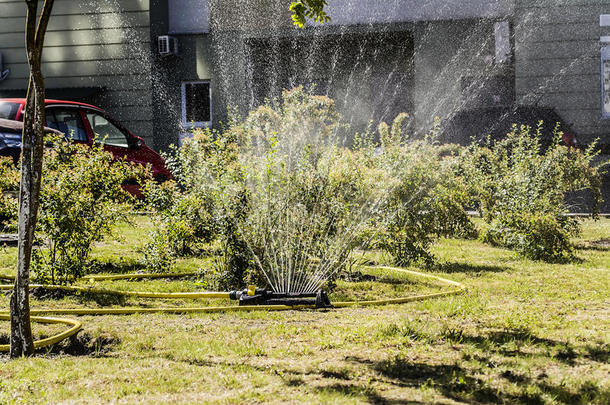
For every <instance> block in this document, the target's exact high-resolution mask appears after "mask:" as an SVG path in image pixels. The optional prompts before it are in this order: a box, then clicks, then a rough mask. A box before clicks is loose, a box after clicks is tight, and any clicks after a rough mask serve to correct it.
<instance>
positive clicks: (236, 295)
mask: <svg viewBox="0 0 610 405" xmlns="http://www.w3.org/2000/svg"><path fill="white" fill-rule="evenodd" d="M229 297H230V298H231V299H232V300H238V301H239V305H240V306H241V305H286V306H298V305H315V307H316V308H333V306H332V304H331V303H330V300H329V299H328V295H327V294H326V292H324V291H322V290H319V291H318V292H315V293H278V292H273V291H269V290H264V289H259V288H254V287H253V286H250V287H248V288H247V289H245V290H243V291H231V292H230V293H229Z"/></svg>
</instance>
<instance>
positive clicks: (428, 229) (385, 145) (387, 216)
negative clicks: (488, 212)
mask: <svg viewBox="0 0 610 405" xmlns="http://www.w3.org/2000/svg"><path fill="white" fill-rule="evenodd" d="M406 118H407V116H406V114H401V115H399V116H398V117H397V118H396V119H395V121H394V123H393V125H392V127H391V128H390V127H388V126H387V125H386V124H385V123H382V124H381V125H380V127H379V133H380V139H381V147H382V150H383V152H382V153H380V154H379V155H378V157H377V163H376V164H377V165H378V166H379V167H380V169H381V170H382V171H383V172H385V173H386V176H388V179H387V180H386V181H387V182H388V183H389V184H391V187H390V188H389V191H388V195H387V201H386V205H385V207H384V209H383V210H382V211H381V212H382V214H381V217H380V221H379V223H378V225H377V226H379V227H380V228H381V230H380V234H379V237H378V238H377V239H378V243H379V245H380V247H382V248H384V249H385V250H387V251H388V252H389V253H390V254H391V255H392V256H393V258H394V262H395V264H397V265H407V264H410V263H413V262H418V261H422V262H425V263H430V262H432V261H433V257H432V255H431V253H430V251H429V248H430V245H431V243H432V242H433V241H434V239H435V238H436V237H439V236H471V235H472V234H473V233H474V232H475V230H474V225H473V224H472V222H471V221H470V219H469V218H468V216H467V214H466V211H465V206H466V205H467V204H468V203H469V201H470V195H469V194H468V192H467V187H465V185H464V183H465V180H464V178H463V177H462V176H461V175H460V173H459V160H458V159H457V152H458V151H459V149H458V148H456V147H440V146H439V145H437V144H435V143H434V141H433V139H434V133H432V134H430V135H428V136H427V137H426V138H425V139H423V140H415V141H408V139H407V138H406V136H405V135H404V134H403V131H402V126H403V121H404V120H405V119H406Z"/></svg>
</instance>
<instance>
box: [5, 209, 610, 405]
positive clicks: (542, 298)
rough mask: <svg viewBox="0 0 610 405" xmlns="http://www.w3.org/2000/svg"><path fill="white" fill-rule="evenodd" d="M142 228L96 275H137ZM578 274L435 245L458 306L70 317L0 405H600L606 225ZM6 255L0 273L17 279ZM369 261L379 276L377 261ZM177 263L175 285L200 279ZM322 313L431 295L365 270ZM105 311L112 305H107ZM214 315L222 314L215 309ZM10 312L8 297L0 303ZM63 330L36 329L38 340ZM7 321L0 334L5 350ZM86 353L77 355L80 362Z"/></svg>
mask: <svg viewBox="0 0 610 405" xmlns="http://www.w3.org/2000/svg"><path fill="white" fill-rule="evenodd" d="M149 226H150V224H149V222H148V220H147V219H146V218H144V217H139V218H137V219H136V226H123V227H121V228H120V229H119V230H118V233H119V234H121V235H123V237H122V238H121V240H109V241H107V242H105V243H102V244H100V245H99V246H98V247H97V248H96V250H95V256H96V257H97V258H98V259H99V260H100V261H101V262H103V263H106V264H107V265H106V266H105V270H106V271H114V272H116V271H121V270H124V271H132V270H134V269H137V258H138V257H139V255H140V253H139V248H140V247H141V246H142V244H143V242H144V235H145V233H146V229H147V228H148V227H149ZM575 242H576V243H577V244H578V246H579V249H578V252H577V254H578V257H579V259H580V260H579V261H578V262H575V263H570V264H546V263H542V262H535V261H530V260H526V259H522V258H520V257H518V256H516V255H515V254H514V253H512V252H510V251H507V250H503V249H497V248H492V247H490V246H487V245H485V244H482V243H480V242H477V241H464V240H454V239H448V240H441V241H440V242H439V243H438V244H437V245H436V247H435V254H436V255H437V257H438V259H439V265H438V266H437V267H436V268H434V269H428V270H425V269H417V268H414V269H415V270H423V271H429V272H431V273H433V274H437V275H439V276H441V277H446V278H450V279H453V280H456V281H460V282H462V283H464V284H466V285H467V286H468V288H469V291H468V292H467V293H466V294H464V295H460V296H454V297H448V298H440V299H433V300H428V301H422V302H413V303H408V304H404V305H392V306H385V307H374V308H370V307H369V308H350V309H338V310H330V311H287V312H271V313H267V312H254V313H223V314H192V315H161V314H149V315H129V316H86V317H81V321H82V322H83V323H84V331H82V332H81V333H80V343H81V346H82V347H81V348H80V349H82V350H80V349H79V350H80V353H81V354H67V353H65V351H66V350H67V351H72V350H76V349H74V347H76V346H77V345H72V346H66V347H63V348H62V347H60V348H56V349H55V350H52V351H48V352H41V353H39V354H38V355H36V356H35V357H33V358H28V359H19V360H16V361H9V360H8V358H7V357H6V356H5V355H0V404H4V403H9V404H12V403H47V402H49V403H58V402H63V403H101V402H113V403H137V402H145V403H168V402H172V403H202V402H203V403H206V402H220V403H252V402H261V403H366V402H371V403H380V404H384V403H385V404H416V403H442V404H444V403H527V404H542V403H550V404H553V403H558V404H561V403H569V404H572V403H582V404H588V403H598V404H608V403H610V363H609V362H610V219H602V220H600V221H597V222H592V221H586V222H585V223H584V232H583V235H582V237H581V238H580V239H578V240H576V241H575ZM15 257H16V252H15V249H14V248H6V249H3V250H0V273H5V274H6V273H12V272H14V267H15V261H16V258H15ZM370 258H372V259H374V260H375V261H376V262H378V263H383V262H384V260H387V258H384V257H383V256H382V255H373V254H371V256H370ZM209 267H210V264H209V262H208V261H206V260H205V259H200V260H198V259H185V260H181V261H179V263H178V264H177V265H176V269H175V270H176V271H181V270H184V271H187V270H199V269H207V268H209ZM368 272H369V273H371V274H372V275H373V276H375V278H376V281H361V282H347V281H340V282H339V285H338V288H337V290H336V291H335V292H334V293H333V295H332V296H331V300H332V299H335V300H337V299H349V298H359V299H362V298H382V297H389V296H400V295H406V294H407V295H408V294H418V293H421V292H426V291H430V292H434V291H440V290H441V289H442V287H440V286H439V285H436V284H434V283H430V282H425V281H424V280H420V279H417V278H414V277H410V276H403V275H398V274H391V273H389V272H380V271H368ZM102 285H104V286H112V287H113V288H123V289H130V290H136V289H141V290H154V291H196V290H198V289H202V288H203V287H204V286H203V285H202V284H201V283H197V279H196V278H195V279H192V280H175V281H168V280H151V281H140V282H130V281H120V282H113V283H112V284H110V282H107V284H106V283H104V284H102ZM115 301H116V300H115ZM115 301H112V300H106V301H105V302H101V301H100V300H99V299H97V300H95V299H92V298H91V297H79V296H65V297H59V298H57V297H56V298H54V299H48V298H46V299H43V298H40V297H38V298H36V297H34V298H33V300H32V305H33V306H34V307H47V308H48V307H58V308H59V307H65V308H70V307H93V308H95V307H99V306H101V305H106V306H118V305H147V306H159V305H168V306H170V305H171V306H176V305H191V306H194V305H214V304H218V303H220V301H218V302H217V301H213V300H208V301H204V300H201V301H199V302H196V303H193V302H192V301H191V302H189V301H184V300H170V301H169V302H168V301H164V302H163V301H159V300H155V301H153V300H137V299H129V300H127V301H123V302H115ZM222 304H223V305H224V304H225V302H222ZM0 307H1V308H3V309H6V308H8V297H7V296H0ZM60 329H61V328H59V327H43V326H40V325H34V331H35V333H36V334H37V335H38V336H42V335H48V334H51V333H53V332H54V331H57V330H60ZM7 333H8V322H0V343H4V342H5V341H6V335H7ZM82 353H85V354H82Z"/></svg>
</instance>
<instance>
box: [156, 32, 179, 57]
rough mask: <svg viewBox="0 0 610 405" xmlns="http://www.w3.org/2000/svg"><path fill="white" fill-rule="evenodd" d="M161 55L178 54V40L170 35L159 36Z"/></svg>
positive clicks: (158, 43)
mask: <svg viewBox="0 0 610 405" xmlns="http://www.w3.org/2000/svg"><path fill="white" fill-rule="evenodd" d="M157 47H158V50H159V55H161V56H171V55H178V40H177V39H176V38H175V37H172V36H169V35H161V36H159V37H158V38H157Z"/></svg>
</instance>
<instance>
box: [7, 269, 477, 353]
mask: <svg viewBox="0 0 610 405" xmlns="http://www.w3.org/2000/svg"><path fill="white" fill-rule="evenodd" d="M363 267H369V268H373V269H382V270H390V271H395V272H399V273H405V274H410V275H413V276H417V277H422V278H428V279H432V280H436V281H440V282H441V283H443V284H446V285H448V286H451V287H452V288H451V289H449V290H447V291H442V292H437V293H431V294H421V295H412V296H408V297H401V298H387V299H379V300H367V301H344V302H334V303H333V306H334V307H335V308H346V307H355V306H376V305H390V304H404V303H407V302H413V301H422V300H426V299H430V298H438V297H446V296H449V295H456V294H460V293H462V292H464V291H465V290H466V287H465V286H464V284H462V283H459V282H457V281H453V280H448V279H446V278H442V277H438V276H434V275H431V274H425V273H420V272H417V271H412V270H406V269H402V268H398V267H390V266H363ZM195 274H197V273H172V274H120V275H110V276H86V277H84V278H83V279H84V280H88V281H89V282H91V283H94V282H95V281H102V280H126V279H129V280H133V279H153V278H170V277H173V278H178V277H186V276H192V275H195ZM0 279H3V280H11V279H13V277H12V276H4V275H0ZM30 287H31V288H36V287H42V288H45V289H48V290H56V291H68V292H78V293H88V294H111V295H118V296H126V297H138V298H158V299H167V298H170V299H171V298H176V299H180V298H183V299H199V298H226V299H229V292H213V291H203V292H177V293H157V292H139V291H120V290H109V289H104V288H96V287H77V286H61V285H41V284H31V285H30ZM12 289H13V285H12V284H0V291H2V290H4V291H7V290H12ZM314 308H315V305H242V306H234V305H231V306H215V307H156V308H143V307H126V308H99V309H97V308H96V309H76V308H75V309H51V308H49V309H33V310H31V311H30V314H31V315H32V317H31V320H32V322H40V323H51V324H65V325H68V326H69V327H70V328H69V329H67V330H65V331H63V332H62V333H59V334H57V335H54V336H51V337H49V338H46V339H41V340H37V341H35V342H34V347H35V348H43V347H48V346H51V345H54V344H56V343H58V342H61V341H62V340H64V339H67V338H69V337H71V336H74V335H76V334H77V333H78V332H79V331H80V330H81V329H82V324H81V323H80V322H79V321H76V320H72V319H65V318H52V317H42V316H38V315H45V314H46V315H48V314H55V315H130V314H142V313H166V314H186V313H213V312H231V311H233V312H237V311H286V310H295V309H314ZM0 320H10V316H9V314H8V313H6V312H0ZM9 350H10V346H9V345H0V352H6V351H9Z"/></svg>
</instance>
